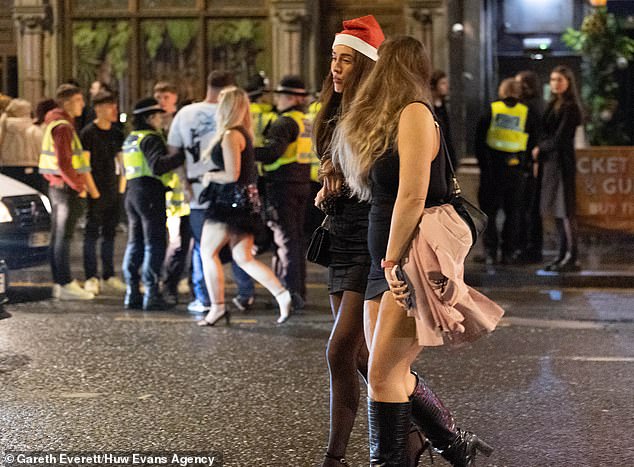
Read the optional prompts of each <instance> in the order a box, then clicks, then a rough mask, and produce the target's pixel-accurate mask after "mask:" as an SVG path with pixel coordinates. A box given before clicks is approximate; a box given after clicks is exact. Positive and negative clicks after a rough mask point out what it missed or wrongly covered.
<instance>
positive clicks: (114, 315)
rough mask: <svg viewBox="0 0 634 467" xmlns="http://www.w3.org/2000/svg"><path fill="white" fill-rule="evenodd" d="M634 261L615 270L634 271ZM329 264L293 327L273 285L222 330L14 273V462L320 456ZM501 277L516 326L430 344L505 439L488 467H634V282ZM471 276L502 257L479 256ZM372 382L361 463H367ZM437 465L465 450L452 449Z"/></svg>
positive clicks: (3, 383)
mask: <svg viewBox="0 0 634 467" xmlns="http://www.w3.org/2000/svg"><path fill="white" fill-rule="evenodd" d="M74 248H75V246H74ZM628 254H631V252H630V253H628ZM76 264H77V265H79V264H80V263H79V262H76ZM628 268H629V265H628V264H623V265H621V266H620V267H618V268H616V267H615V268H614V270H617V271H619V275H618V277H621V278H623V277H625V278H627V277H628V274H630V272H631V271H630V270H629V269H628ZM522 269H525V271H524V272H523V271H522ZM324 271H325V270H323V269H321V268H320V267H319V266H314V265H311V266H310V270H309V282H310V284H309V297H308V302H309V304H308V306H307V308H306V310H305V311H304V312H303V313H301V314H297V315H295V316H293V317H292V318H291V320H289V322H288V324H287V325H286V326H282V327H278V326H275V324H274V319H275V317H276V316H275V315H276V312H275V310H273V309H269V308H268V307H267V303H268V301H269V297H268V296H267V294H266V291H264V290H263V289H261V288H258V289H257V300H256V306H255V308H254V309H253V310H252V311H249V312H246V313H234V315H233V316H232V318H233V319H232V324H231V326H229V327H227V326H225V325H224V323H222V324H220V325H218V326H217V327H214V328H199V327H197V326H196V325H195V320H196V317H195V316H192V315H189V314H187V312H186V311H185V302H186V297H183V302H184V303H183V304H181V305H179V306H178V307H177V308H176V309H175V310H173V311H170V312H162V313H158V312H152V313H142V312H126V311H124V310H122V308H121V297H116V296H100V297H99V298H98V299H97V300H95V301H94V302H82V303H77V302H75V303H70V302H55V301H53V300H50V299H48V297H50V286H47V284H46V282H47V281H49V280H50V279H49V276H48V272H47V270H46V268H45V267H44V268H33V269H29V270H26V271H19V272H14V273H12V275H11V280H12V282H13V284H14V285H17V287H15V288H14V289H13V290H12V291H11V294H10V297H11V298H12V300H13V302H14V303H13V304H11V305H9V307H8V309H9V310H10V311H11V312H12V313H13V315H14V316H13V318H11V319H8V320H3V321H0V458H1V457H2V455H3V454H5V453H6V451H8V450H28V451H33V450H37V451H42V450H44V451H48V450H54V451H91V452H97V451H101V452H103V451H117V452H121V451H126V452H132V451H145V452H164V451H189V452H192V451H194V452H199V453H208V452H210V451H215V452H219V453H222V455H223V458H224V464H223V465H225V466H280V467H281V466H301V467H303V466H307V467H308V466H314V465H319V462H320V461H321V459H322V456H323V454H324V452H325V446H326V441H327V433H328V373H327V367H326V362H325V358H324V349H325V345H326V341H327V339H328V334H329V331H330V328H331V325H332V319H331V317H330V313H329V308H328V301H327V290H326V288H325V284H324V281H323V278H324ZM495 274H496V277H498V278H499V280H497V281H493V280H489V282H488V283H484V284H483V286H481V287H480V290H481V291H482V292H484V293H486V294H487V295H489V296H490V297H491V298H493V299H495V300H496V301H497V302H498V303H500V304H501V305H502V306H503V307H504V308H505V309H506V311H507V313H506V316H505V318H504V319H503V321H502V324H501V326H500V327H499V328H498V330H497V331H496V332H495V333H493V334H492V335H491V336H490V337H487V338H484V339H481V340H480V341H478V342H476V343H474V344H473V345H471V346H467V347H462V348H459V349H448V348H437V349H426V350H425V351H424V352H423V353H422V354H421V356H420V357H419V359H418V361H417V365H416V369H417V370H418V371H419V372H420V373H422V374H424V375H425V377H426V378H427V379H428V381H429V383H430V384H431V385H432V387H434V389H435V390H436V391H437V392H438V393H439V394H440V395H441V396H442V398H443V399H444V401H445V403H446V404H447V405H448V406H449V407H450V408H451V409H452V410H453V411H454V413H455V415H456V418H457V420H458V422H459V425H460V426H462V427H463V428H467V429H469V430H472V431H475V432H476V433H478V434H479V435H480V436H482V437H483V438H484V439H485V440H486V441H487V442H489V443H490V444H492V445H493V446H494V447H495V448H496V451H495V452H494V454H493V456H492V457H491V458H489V459H487V458H479V461H478V463H477V465H478V466H523V467H524V466H628V465H634V442H632V439H631V433H632V432H634V416H633V413H634V410H633V409H634V397H633V390H632V388H633V387H634V294H632V289H631V288H627V287H625V286H623V285H621V286H620V288H602V287H593V288H587V287H586V288H579V287H551V286H550V285H549V284H540V283H531V282H530V281H528V282H527V283H526V281H525V282H524V283H518V284H515V283H513V284H510V285H509V284H508V282H507V281H504V277H505V276H507V277H509V276H510V275H511V274H516V275H520V276H521V275H524V276H525V277H533V275H534V274H535V271H534V270H532V269H528V268H520V267H514V268H501V267H497V268H495ZM468 275H469V276H470V277H472V278H473V279H474V280H475V279H477V278H478V277H489V276H491V270H487V268H484V267H483V266H479V265H474V264H470V265H469V267H468ZM623 284H625V282H623ZM232 291H233V289H232V288H231V287H230V288H229V290H228V296H231V295H230V294H231V292H232ZM16 302H17V303H16ZM365 395H366V393H365V389H364V390H363V393H362V401H363V402H362V405H361V408H360V411H359V416H358V418H357V423H356V425H355V429H354V432H353V434H352V438H351V442H350V445H349V449H348V453H347V458H348V460H349V462H350V464H351V465H353V466H361V465H367V459H368V449H367V424H366V415H365V404H364V401H365ZM215 465H218V464H215ZM421 465H429V459H428V458H424V459H423V462H422V464H421ZM434 465H438V466H443V465H447V464H446V463H445V462H444V461H443V460H442V459H441V458H440V457H439V456H435V463H434Z"/></svg>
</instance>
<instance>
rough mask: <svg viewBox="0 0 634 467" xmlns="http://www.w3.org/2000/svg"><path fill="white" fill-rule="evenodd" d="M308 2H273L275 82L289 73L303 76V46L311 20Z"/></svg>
mask: <svg viewBox="0 0 634 467" xmlns="http://www.w3.org/2000/svg"><path fill="white" fill-rule="evenodd" d="M307 1H310V0H299V1H298V0H295V1H293V0H278V1H276V0H272V1H271V17H272V18H273V79H274V80H278V79H279V78H281V77H282V76H283V75H285V74H289V73H293V74H302V71H303V70H302V62H303V60H302V53H303V51H302V44H303V40H304V39H305V36H307V32H308V31H307V29H308V26H309V20H310V15H309V13H308V9H307V5H306V2H307Z"/></svg>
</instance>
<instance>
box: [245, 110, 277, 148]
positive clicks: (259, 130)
mask: <svg viewBox="0 0 634 467" xmlns="http://www.w3.org/2000/svg"><path fill="white" fill-rule="evenodd" d="M275 120H277V113H275V111H273V106H272V105H271V104H265V103H260V102H253V103H251V121H252V122H253V134H254V135H255V139H254V140H253V146H254V147H256V148H260V147H262V146H264V130H266V127H267V126H269V124H270V123H271V122H273V121H275Z"/></svg>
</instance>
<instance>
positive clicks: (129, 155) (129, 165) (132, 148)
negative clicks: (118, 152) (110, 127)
mask: <svg viewBox="0 0 634 467" xmlns="http://www.w3.org/2000/svg"><path fill="white" fill-rule="evenodd" d="M148 135H156V136H159V137H161V138H163V135H162V134H161V133H159V132H158V131H152V130H134V131H133V132H131V133H130V134H129V135H128V137H127V138H126V139H125V141H124V142H123V166H124V167H125V178H126V180H133V179H135V178H139V177H152V178H156V179H158V180H160V181H161V182H162V183H163V185H164V186H168V184H169V183H170V180H171V178H172V173H173V172H167V173H165V174H163V175H161V176H160V177H157V176H156V175H154V174H153V173H152V169H150V166H149V165H148V163H147V160H146V159H145V156H144V155H143V151H142V150H141V141H143V138H145V137H146V136H148Z"/></svg>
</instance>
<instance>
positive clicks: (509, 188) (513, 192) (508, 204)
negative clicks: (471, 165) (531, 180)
mask: <svg viewBox="0 0 634 467" xmlns="http://www.w3.org/2000/svg"><path fill="white" fill-rule="evenodd" d="M524 183H525V178H524V176H523V173H522V169H521V168H520V167H519V166H515V167H509V166H506V165H503V163H500V164H491V168H490V169H488V170H484V171H481V172H480V190H479V192H478V202H479V203H480V208H481V209H482V210H483V211H484V212H485V213H486V215H487V216H489V223H488V225H487V228H486V230H485V232H484V248H485V249H486V251H487V254H490V255H492V256H496V255H497V250H498V245H499V246H500V247H501V250H502V254H503V255H511V254H512V253H513V252H515V251H516V250H517V249H518V248H519V239H518V237H519V225H520V219H521V208H522V197H523V194H524V187H523V185H524ZM500 209H501V210H502V211H503V213H504V224H503V227H502V232H501V235H500V234H499V233H498V228H497V225H496V222H495V219H496V217H497V214H498V211H499V210H500Z"/></svg>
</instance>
